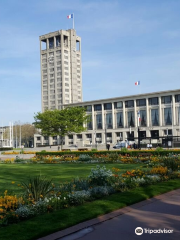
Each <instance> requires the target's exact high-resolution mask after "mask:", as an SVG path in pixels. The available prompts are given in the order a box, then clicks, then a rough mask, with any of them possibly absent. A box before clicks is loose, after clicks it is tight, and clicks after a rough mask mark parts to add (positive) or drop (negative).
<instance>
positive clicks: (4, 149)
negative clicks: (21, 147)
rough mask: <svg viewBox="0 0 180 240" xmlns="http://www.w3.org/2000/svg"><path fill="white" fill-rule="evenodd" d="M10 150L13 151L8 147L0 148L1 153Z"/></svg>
mask: <svg viewBox="0 0 180 240" xmlns="http://www.w3.org/2000/svg"><path fill="white" fill-rule="evenodd" d="M8 150H13V148H10V147H9V148H8V147H6V148H5V147H4V148H3V147H2V148H0V151H8Z"/></svg>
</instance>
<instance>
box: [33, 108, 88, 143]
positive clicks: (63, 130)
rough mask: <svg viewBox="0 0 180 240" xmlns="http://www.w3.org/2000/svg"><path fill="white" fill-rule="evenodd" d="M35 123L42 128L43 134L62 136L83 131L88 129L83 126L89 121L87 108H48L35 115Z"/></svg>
mask: <svg viewBox="0 0 180 240" xmlns="http://www.w3.org/2000/svg"><path fill="white" fill-rule="evenodd" d="M34 119H35V122H34V125H35V127H36V128H38V129H41V134H42V135H43V136H61V138H62V137H64V136H66V135H70V134H72V133H81V132H83V131H85V130H86V128H85V127H84V126H83V124H84V123H86V122H87V121H88V116H87V114H86V110H85V108H82V107H67V108H65V109H62V110H57V109H54V110H46V111H45V112H43V113H41V112H38V113H37V114H36V115H35V116H34Z"/></svg>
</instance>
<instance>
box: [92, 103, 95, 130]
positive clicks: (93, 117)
mask: <svg viewBox="0 0 180 240" xmlns="http://www.w3.org/2000/svg"><path fill="white" fill-rule="evenodd" d="M92 129H93V130H95V115H94V105H92Z"/></svg>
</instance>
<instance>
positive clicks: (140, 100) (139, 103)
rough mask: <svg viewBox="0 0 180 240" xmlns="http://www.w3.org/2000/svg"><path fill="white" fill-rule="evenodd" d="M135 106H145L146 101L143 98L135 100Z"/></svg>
mask: <svg viewBox="0 0 180 240" xmlns="http://www.w3.org/2000/svg"><path fill="white" fill-rule="evenodd" d="M136 105H137V106H138V107H141V106H146V99H145V98H144V99H137V100H136Z"/></svg>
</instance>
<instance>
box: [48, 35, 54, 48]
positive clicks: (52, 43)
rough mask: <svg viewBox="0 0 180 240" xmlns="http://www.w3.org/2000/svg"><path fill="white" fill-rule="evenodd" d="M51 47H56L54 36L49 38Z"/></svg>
mask: <svg viewBox="0 0 180 240" xmlns="http://www.w3.org/2000/svg"><path fill="white" fill-rule="evenodd" d="M49 48H54V38H53V37H52V38H49Z"/></svg>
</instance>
